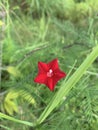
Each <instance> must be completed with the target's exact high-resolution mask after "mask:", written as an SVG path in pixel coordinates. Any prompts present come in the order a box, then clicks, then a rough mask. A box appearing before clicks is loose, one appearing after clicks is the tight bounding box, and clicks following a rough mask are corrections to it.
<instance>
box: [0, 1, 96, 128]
mask: <svg viewBox="0 0 98 130" xmlns="http://www.w3.org/2000/svg"><path fill="white" fill-rule="evenodd" d="M0 31H1V34H2V35H1V36H0V37H1V40H0V42H1V43H2V44H1V45H0V53H1V55H2V58H1V59H0V63H2V64H1V66H0V77H1V80H2V82H1V84H0V111H1V112H3V113H6V114H8V115H11V116H14V117H15V118H19V119H21V120H28V121H30V122H34V121H35V120H36V119H37V118H38V117H39V115H40V114H41V113H42V111H43V110H44V109H45V107H46V105H47V104H48V103H49V101H50V100H51V98H52V97H53V95H54V93H55V92H56V91H58V89H59V86H60V84H61V83H62V80H61V81H60V82H58V84H57V86H56V88H55V91H54V92H50V91H49V90H48V88H47V87H45V86H44V85H39V84H36V83H34V81H33V79H34V77H35V76H36V74H37V63H38V61H42V62H49V61H51V60H52V59H54V58H58V59H59V64H60V68H61V69H62V70H63V71H65V72H66V73H68V72H69V70H70V68H71V67H72V66H73V64H74V62H75V61H77V62H76V64H75V68H74V69H73V72H74V71H75V70H76V69H77V68H78V66H79V65H80V64H81V63H82V61H83V60H84V59H85V57H86V56H87V55H88V54H89V52H90V51H91V49H92V47H94V46H95V44H96V41H97V40H98V0H50V1H49V0H15V1H14V0H5V1H3V0H0ZM97 64H98V58H97V59H96V61H95V62H94V64H93V65H92V66H91V67H90V68H89V70H88V71H87V73H86V74H85V75H84V77H83V78H82V79H81V81H79V83H78V84H77V87H76V88H75V89H72V90H71V92H70V94H69V95H68V97H65V98H66V100H65V101H64V103H63V104H62V105H61V106H60V107H59V108H57V109H56V110H55V111H54V112H53V113H52V114H51V115H50V116H49V117H48V119H47V120H46V121H45V122H44V123H43V124H41V125H40V126H38V127H37V128H35V130H59V129H61V130H97V129H98V68H97ZM73 72H72V73H73ZM5 126H6V127H5ZM4 129H7V130H9V129H11V130H33V128H30V127H28V126H25V125H21V124H16V123H12V122H11V121H6V120H3V119H1V120H0V130H4Z"/></svg>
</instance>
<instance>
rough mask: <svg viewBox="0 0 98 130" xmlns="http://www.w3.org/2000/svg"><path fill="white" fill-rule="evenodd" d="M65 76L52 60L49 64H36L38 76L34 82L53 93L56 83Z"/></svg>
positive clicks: (56, 62) (55, 60)
mask: <svg viewBox="0 0 98 130" xmlns="http://www.w3.org/2000/svg"><path fill="white" fill-rule="evenodd" d="M65 76H66V74H65V73H64V72H63V71H61V70H60V68H59V65H58V60H57V59H54V60H52V61H51V62H49V63H44V62H38V75H37V76H36V78H35V79H34V81H35V82H37V83H40V84H45V85H46V86H48V88H49V89H50V90H51V91H53V90H54V87H55V85H56V84H57V82H58V81H59V80H60V79H61V78H64V77H65Z"/></svg>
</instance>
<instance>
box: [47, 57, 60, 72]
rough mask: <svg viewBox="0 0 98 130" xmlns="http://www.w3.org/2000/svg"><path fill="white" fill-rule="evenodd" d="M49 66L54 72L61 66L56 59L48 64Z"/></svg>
mask: <svg viewBox="0 0 98 130" xmlns="http://www.w3.org/2000/svg"><path fill="white" fill-rule="evenodd" d="M48 66H49V68H50V69H52V70H56V69H58V68H59V65H58V59H54V60H52V61H51V62H49V63H48Z"/></svg>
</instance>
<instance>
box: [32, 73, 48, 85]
mask: <svg viewBox="0 0 98 130" xmlns="http://www.w3.org/2000/svg"><path fill="white" fill-rule="evenodd" d="M34 82H37V83H42V84H46V82H47V75H46V74H38V75H37V76H36V77H35V79H34Z"/></svg>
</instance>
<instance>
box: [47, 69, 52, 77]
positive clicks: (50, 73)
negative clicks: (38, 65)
mask: <svg viewBox="0 0 98 130" xmlns="http://www.w3.org/2000/svg"><path fill="white" fill-rule="evenodd" d="M52 76H53V70H52V69H50V70H49V71H48V72H47V77H52Z"/></svg>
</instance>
